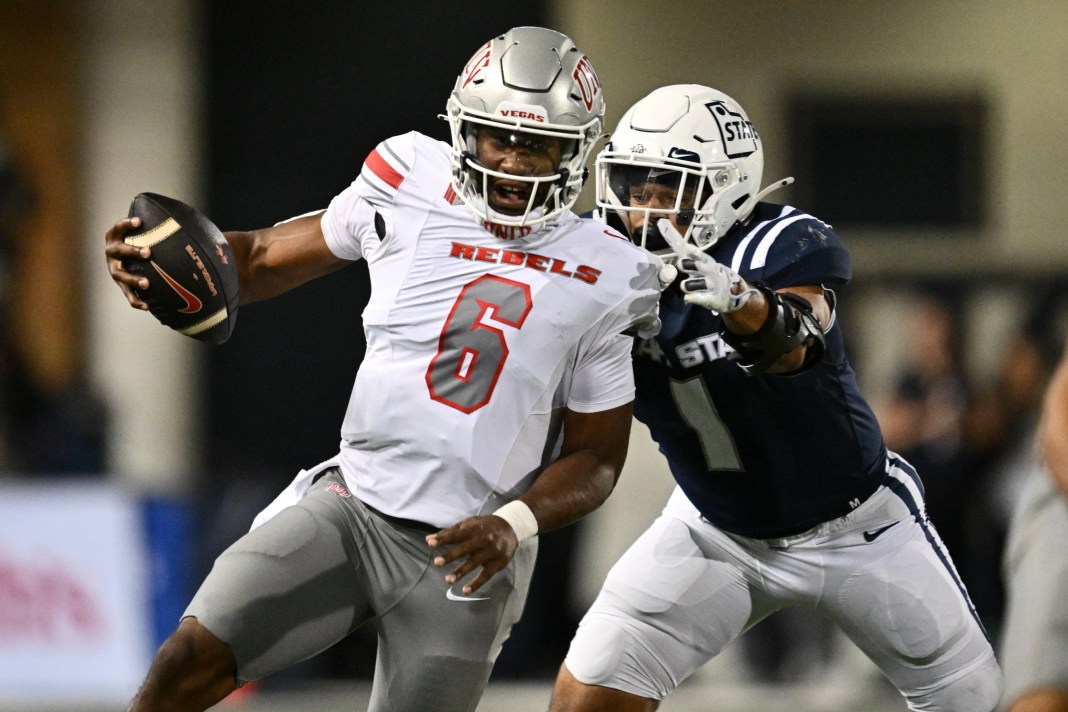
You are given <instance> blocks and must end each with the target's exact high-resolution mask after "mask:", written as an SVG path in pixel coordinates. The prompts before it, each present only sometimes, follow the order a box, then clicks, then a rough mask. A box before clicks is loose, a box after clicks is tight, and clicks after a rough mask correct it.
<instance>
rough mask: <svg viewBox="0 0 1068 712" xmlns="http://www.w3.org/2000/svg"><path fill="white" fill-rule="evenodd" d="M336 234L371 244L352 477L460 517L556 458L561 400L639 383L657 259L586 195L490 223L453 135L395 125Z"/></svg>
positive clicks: (349, 414) (369, 488)
mask: <svg viewBox="0 0 1068 712" xmlns="http://www.w3.org/2000/svg"><path fill="white" fill-rule="evenodd" d="M322 227H323V233H324V235H325V236H326V241H327V244H328V245H329V247H330V249H331V250H332V251H333V252H334V253H335V254H336V255H337V256H339V257H342V258H345V259H349V260H357V259H365V260H367V265H368V271H369V273H370V276H371V298H370V301H369V303H368V304H367V307H366V309H365V310H364V312H363V325H364V332H365V336H366V339H367V350H366V355H365V356H364V359H363V362H362V365H361V366H360V369H359V373H358V374H357V377H356V382H355V384H354V386H353V390H352V396H351V398H350V400H349V405H348V409H347V411H346V413H345V419H344V423H343V425H342V430H341V452H340V454H339V456H338V457H337V458H336V459H335V460H332V461H330V462H331V464H334V463H336V464H340V466H341V470H342V473H343V474H344V477H345V481H346V483H347V484H348V486H349V488H350V489H351V490H352V491H353V492H354V493H355V494H356V495H357V496H358V497H360V498H361V499H362V500H363V501H365V502H366V503H367V504H369V505H371V506H372V507H374V508H376V509H378V510H380V511H382V512H385V513H387V514H391V515H393V516H398V517H404V518H406V519H414V520H418V521H422V522H427V523H429V524H432V525H434V526H440V527H445V526H449V525H452V524H454V523H456V522H457V521H459V520H460V519H462V518H464V517H467V516H471V515H475V514H485V513H488V512H491V511H493V510H495V509H496V508H497V507H499V506H500V505H501V504H503V503H504V502H506V501H509V500H512V499H514V498H516V497H517V496H519V495H520V494H522V493H523V492H524V491H525V490H526V489H527V488H528V487H529V486H530V484H531V482H532V481H533V479H534V478H535V477H536V476H537V475H538V474H539V473H540V472H541V471H542V470H543V469H544V468H545V467H546V466H547V465H548V464H549V463H550V462H551V461H552V459H553V458H554V456H555V455H556V453H557V450H558V447H559V440H560V426H561V420H562V410H563V408H565V407H567V408H570V409H572V410H575V411H580V412H596V411H601V410H607V409H609V408H614V407H616V406H620V405H623V404H625V403H628V402H630V401H631V400H632V399H633V397H634V379H633V375H632V371H631V358H630V344H631V339H630V337H629V336H627V335H624V332H625V331H627V330H633V328H634V327H635V326H637V325H640V324H643V323H648V322H650V321H652V320H654V319H655V311H656V304H657V300H658V297H659V290H658V281H657V277H656V273H657V267H656V264H655V263H654V261H653V258H651V257H650V256H648V255H647V253H645V251H644V250H641V249H639V248H637V247H635V246H634V245H632V244H631V243H630V242H629V241H627V240H626V239H625V238H623V237H622V236H620V235H619V234H618V233H616V232H615V231H612V230H606V229H605V226H604V225H602V224H600V223H597V222H595V221H592V220H584V219H581V218H579V217H578V216H576V215H574V214H573V213H571V212H567V213H564V214H563V215H562V216H560V217H559V218H557V219H555V220H552V221H549V222H547V223H545V224H544V225H540V226H537V227H534V228H529V227H526V228H515V227H503V226H499V225H496V224H483V223H481V222H480V221H479V220H478V219H477V218H476V217H475V216H474V215H473V214H472V212H471V211H470V210H468V209H467V208H466V207H464V206H463V205H462V204H461V203H460V201H459V200H458V199H457V198H456V196H455V193H454V192H453V191H452V189H451V187H450V165H449V150H448V146H447V145H446V144H444V143H441V142H439V141H435V140H432V139H430V138H428V137H426V136H424V135H421V134H418V133H409V134H406V135H403V136H397V137H394V138H391V139H388V140H386V141H384V142H382V143H381V144H379V145H378V147H377V148H376V149H375V150H374V151H373V152H372V153H371V154H370V155H369V156H368V157H367V160H366V161H365V162H364V165H363V170H362V172H361V174H360V176H359V177H358V178H357V179H356V180H355V181H354V182H353V183H352V185H351V186H349V187H348V188H347V189H346V190H345V191H344V192H342V193H341V194H340V195H338V196H337V197H336V198H334V199H333V201H331V203H330V206H329V208H328V209H327V211H326V212H325V213H324V214H323V217H322Z"/></svg>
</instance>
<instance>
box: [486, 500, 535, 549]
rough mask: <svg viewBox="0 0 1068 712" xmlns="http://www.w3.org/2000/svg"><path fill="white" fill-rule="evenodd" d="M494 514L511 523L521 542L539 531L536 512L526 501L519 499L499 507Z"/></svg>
mask: <svg viewBox="0 0 1068 712" xmlns="http://www.w3.org/2000/svg"><path fill="white" fill-rule="evenodd" d="M493 516H495V517H500V518H501V519H503V520H504V521H506V522H508V523H509V524H511V525H512V529H514V530H515V536H516V538H517V539H519V541H520V542H522V541H524V540H525V539H529V538H530V537H532V536H534V535H535V534H537V533H538V520H537V519H536V518H535V517H534V512H532V511H530V507H528V506H527V505H526V503H525V502H520V501H519V500H518V499H517V500H514V501H512V502H509V503H508V504H506V505H504V506H503V507H501V508H500V509H498V510H497V511H496V512H494V513H493Z"/></svg>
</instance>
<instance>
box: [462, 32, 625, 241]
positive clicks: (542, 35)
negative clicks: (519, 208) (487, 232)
mask: <svg viewBox="0 0 1068 712" xmlns="http://www.w3.org/2000/svg"><path fill="white" fill-rule="evenodd" d="M445 118H446V119H447V120H448V122H449V128H450V129H451V132H452V174H453V175H452V182H453V189H454V190H455V191H456V193H457V195H459V196H460V197H461V199H462V200H463V201H464V203H465V204H466V205H467V206H468V207H469V208H470V209H471V210H472V211H474V213H475V214H476V215H478V216H479V217H480V218H482V219H483V220H490V221H492V222H495V223H498V224H501V225H519V226H522V225H536V224H538V223H542V222H545V221H546V220H548V219H550V218H552V217H553V216H555V215H558V214H559V213H561V212H562V211H564V210H568V209H570V208H571V206H573V205H574V204H575V201H576V200H577V199H578V196H579V192H580V191H581V190H582V184H583V182H584V181H585V178H586V161H587V159H588V158H589V156H590V153H591V152H592V151H593V147H594V145H595V144H596V143H597V141H598V140H599V139H600V138H601V132H602V130H603V126H604V98H603V95H602V91H601V83H600V80H598V78H597V73H596V72H595V71H594V69H593V65H591V64H590V61H589V59H587V58H586V56H585V55H584V54H582V52H580V51H579V50H578V48H577V47H575V44H574V42H572V41H571V39H570V38H568V37H567V36H565V35H562V34H560V33H559V32H554V31H552V30H547V29H544V28H541V27H516V28H513V29H511V30H509V31H508V32H506V33H504V34H503V35H499V36H498V37H494V38H493V39H492V40H490V41H489V42H487V43H486V44H485V45H484V46H482V48H480V49H479V50H478V51H477V52H475V54H474V56H473V57H471V60H470V61H469V62H468V63H467V65H466V66H465V67H464V69H463V72H461V73H460V76H459V77H458V78H457V79H456V86H455V87H454V88H453V90H452V94H450V95H449V100H448V103H447V105H446V116H445ZM480 126H492V127H496V128H501V129H507V130H511V131H515V132H518V133H530V134H538V135H542V136H555V137H558V138H561V139H564V141H563V155H562V158H561V160H560V165H559V166H558V167H557V169H556V171H555V172H554V173H552V174H549V175H544V176H535V177H527V176H514V175H510V174H505V173H499V172H496V171H492V170H490V169H488V168H486V167H485V166H483V165H481V164H480V163H479V161H478V155H477V153H476V150H475V146H476V137H477V132H478V128H479V127H480ZM490 177H495V178H500V177H504V178H507V179H509V180H520V181H523V182H526V183H531V184H532V185H531V192H530V199H529V201H528V203H527V208H526V210H525V211H524V213H523V214H522V215H519V216H515V215H503V214H501V213H499V212H497V211H494V210H492V209H491V208H490V207H489V205H488V203H487V201H486V197H485V196H486V191H487V188H486V186H487V184H488V180H489V178H490ZM543 185H548V186H549V190H548V195H546V196H544V199H543V200H539V199H538V198H539V196H538V194H539V192H540V193H543V194H544V192H545V191H541V190H539V189H540V188H541V187H542V186H543Z"/></svg>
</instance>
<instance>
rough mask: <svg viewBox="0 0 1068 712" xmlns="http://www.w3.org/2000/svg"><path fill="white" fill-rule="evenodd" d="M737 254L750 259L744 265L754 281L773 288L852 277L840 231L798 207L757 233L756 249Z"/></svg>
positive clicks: (840, 281)
mask: <svg viewBox="0 0 1068 712" xmlns="http://www.w3.org/2000/svg"><path fill="white" fill-rule="evenodd" d="M737 254H739V256H741V255H742V254H744V256H745V260H746V261H748V264H747V265H746V264H744V263H743V264H742V265H741V266H742V267H743V268H745V269H747V271H748V273H749V275H750V278H751V281H753V280H755V281H761V282H764V283H765V284H767V285H769V286H770V287H772V288H773V289H783V288H785V287H797V286H801V285H806V284H830V285H836V284H845V283H846V282H848V281H849V280H850V278H851V276H852V263H851V260H850V257H849V252H848V251H847V250H846V248H845V245H843V244H842V240H841V238H840V237H838V234H837V233H835V231H834V230H833V229H832V228H831V226H830V225H828V224H827V223H825V222H823V221H821V220H818V219H816V218H814V217H812V216H811V215H808V214H807V213H804V212H801V211H800V210H796V209H794V210H792V212H790V213H788V214H787V215H785V216H784V217H783V218H781V219H779V220H778V221H776V222H775V223H773V224H772V226H771V228H770V229H769V230H767V231H766V232H764V233H762V234H760V235H758V236H757V237H756V245H755V249H751V250H746V251H744V252H743V251H740V252H739V253H737ZM735 269H736V270H737V269H738V268H737V267H736V268H735ZM743 274H744V272H743Z"/></svg>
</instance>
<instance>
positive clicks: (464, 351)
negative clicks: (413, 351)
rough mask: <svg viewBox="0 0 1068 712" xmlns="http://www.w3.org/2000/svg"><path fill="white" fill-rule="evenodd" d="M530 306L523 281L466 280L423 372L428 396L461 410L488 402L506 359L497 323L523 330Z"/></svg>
mask: <svg viewBox="0 0 1068 712" xmlns="http://www.w3.org/2000/svg"><path fill="white" fill-rule="evenodd" d="M533 305H534V303H533V301H532V300H531V298H530V286H529V285H526V284H523V283H522V282H514V281H512V280H510V279H502V278H501V277H495V276H493V275H489V274H487V275H483V276H481V277H479V278H478V279H476V280H474V281H473V282H469V283H468V284H467V286H465V287H464V288H463V290H462V291H461V292H460V296H459V297H457V298H456V302H455V303H454V304H453V305H452V311H451V312H449V318H448V319H447V320H446V321H445V327H444V328H443V329H442V331H441V338H440V339H438V352H437V354H435V355H434V358H433V360H431V362H430V366H429V367H428V368H427V370H426V385H427V387H428V388H429V389H430V397H431V398H433V399H434V400H436V401H438V402H439V403H444V404H445V405H448V406H452V407H453V408H456V409H457V410H459V411H462V412H464V413H472V412H474V411H476V410H478V409H479V408H481V407H482V406H484V405H486V403H488V402H489V399H490V396H492V395H493V389H494V387H495V386H496V385H497V378H498V377H499V376H500V375H501V369H503V368H504V362H505V360H506V359H507V358H508V342H507V341H505V338H504V331H503V330H502V329H500V328H498V327H497V326H496V324H502V325H504V326H508V327H511V328H513V329H521V328H523V322H524V321H525V320H526V318H527V314H529V313H530V309H531V307H532V306H533Z"/></svg>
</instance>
